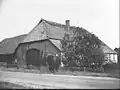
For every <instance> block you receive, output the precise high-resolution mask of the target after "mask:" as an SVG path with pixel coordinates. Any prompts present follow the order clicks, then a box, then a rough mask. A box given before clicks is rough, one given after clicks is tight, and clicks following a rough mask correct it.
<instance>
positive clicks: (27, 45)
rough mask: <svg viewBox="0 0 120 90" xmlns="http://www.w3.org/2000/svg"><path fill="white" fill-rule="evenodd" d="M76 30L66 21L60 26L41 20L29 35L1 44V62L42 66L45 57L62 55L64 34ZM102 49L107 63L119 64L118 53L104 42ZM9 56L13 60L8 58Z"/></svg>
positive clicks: (82, 31)
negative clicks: (61, 41) (61, 42)
mask: <svg viewBox="0 0 120 90" xmlns="http://www.w3.org/2000/svg"><path fill="white" fill-rule="evenodd" d="M76 28H77V27H75V26H70V22H69V20H66V21H65V24H60V23H56V22H52V21H48V20H45V19H41V20H40V22H39V23H38V24H37V25H36V26H35V27H34V28H33V29H32V31H31V32H29V33H28V34H25V35H20V36H17V37H13V38H8V39H5V40H3V41H2V42H1V43H0V61H5V60H8V61H6V62H12V61H15V60H17V63H18V65H20V66H26V65H28V64H34V65H40V63H41V60H43V56H45V55H46V56H47V55H49V54H52V55H56V54H57V55H59V56H60V55H61V44H60V40H61V39H62V38H63V36H64V33H69V34H70V35H71V36H72V35H73V32H74V31H75V30H76ZM86 33H87V34H91V33H90V32H88V31H87V30H85V29H84V30H83V29H82V30H81V35H82V34H86ZM101 49H102V50H103V51H104V53H105V54H106V60H107V61H112V62H117V58H116V55H117V53H116V52H115V51H114V50H112V49H111V48H109V47H108V46H107V45H106V44H104V43H103V42H102V44H101ZM8 55H10V57H11V59H10V58H7V57H8ZM4 57H6V58H7V59H6V58H4Z"/></svg>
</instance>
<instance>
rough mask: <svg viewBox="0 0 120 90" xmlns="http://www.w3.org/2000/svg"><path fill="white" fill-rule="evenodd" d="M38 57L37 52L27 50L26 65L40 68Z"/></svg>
mask: <svg viewBox="0 0 120 90" xmlns="http://www.w3.org/2000/svg"><path fill="white" fill-rule="evenodd" d="M39 55H40V52H39V50H37V49H29V50H28V51H27V52H26V63H27V65H34V66H40V60H39Z"/></svg>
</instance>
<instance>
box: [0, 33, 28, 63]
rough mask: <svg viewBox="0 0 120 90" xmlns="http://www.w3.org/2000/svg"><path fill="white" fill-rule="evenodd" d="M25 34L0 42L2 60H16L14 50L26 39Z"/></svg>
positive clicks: (9, 61)
mask: <svg viewBox="0 0 120 90" xmlns="http://www.w3.org/2000/svg"><path fill="white" fill-rule="evenodd" d="M25 36H26V34H24V35H20V36H16V37H11V38H6V39H4V40H3V41H1V42H0V62H6V63H8V64H11V63H13V62H14V52H15V49H16V48H17V46H18V45H19V43H20V42H21V41H22V40H23V39H24V37H25Z"/></svg>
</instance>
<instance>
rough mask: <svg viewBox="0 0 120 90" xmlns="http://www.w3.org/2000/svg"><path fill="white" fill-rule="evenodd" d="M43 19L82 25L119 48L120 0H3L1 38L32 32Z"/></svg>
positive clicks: (0, 9) (105, 41)
mask: <svg viewBox="0 0 120 90" xmlns="http://www.w3.org/2000/svg"><path fill="white" fill-rule="evenodd" d="M41 18H43V19H46V20H50V21H54V22H58V23H62V24H64V23H65V20H70V25H74V26H79V27H83V28H85V29H86V30H88V31H89V32H92V33H93V34H95V35H96V36H98V38H99V39H100V40H102V41H103V42H104V43H105V44H107V45H108V46H109V47H111V48H112V49H114V48H115V47H119V0H0V41H1V40H3V39H5V38H9V37H14V36H17V35H21V34H27V33H29V32H30V31H31V30H32V29H33V28H34V27H35V26H36V24H38V22H39V21H40V20H41Z"/></svg>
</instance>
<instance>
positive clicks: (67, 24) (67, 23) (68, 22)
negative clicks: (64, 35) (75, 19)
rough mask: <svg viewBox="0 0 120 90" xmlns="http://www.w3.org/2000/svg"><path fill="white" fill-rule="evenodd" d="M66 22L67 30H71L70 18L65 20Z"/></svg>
mask: <svg viewBox="0 0 120 90" xmlns="http://www.w3.org/2000/svg"><path fill="white" fill-rule="evenodd" d="M65 24H66V31H69V26H70V20H65Z"/></svg>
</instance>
